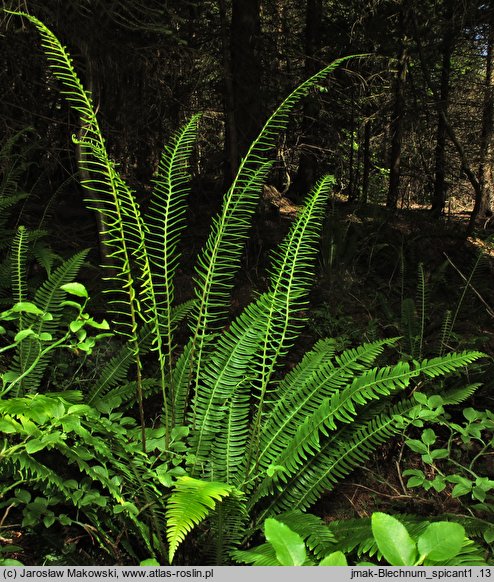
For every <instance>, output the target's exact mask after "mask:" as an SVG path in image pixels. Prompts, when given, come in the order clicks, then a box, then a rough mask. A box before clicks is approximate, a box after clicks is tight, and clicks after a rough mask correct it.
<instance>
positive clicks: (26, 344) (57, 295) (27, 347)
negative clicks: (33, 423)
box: [11, 250, 88, 395]
mask: <svg viewBox="0 0 494 582" xmlns="http://www.w3.org/2000/svg"><path fill="white" fill-rule="evenodd" d="M87 253H88V251H87V250H86V251H81V252H79V253H77V254H75V255H74V256H73V257H71V258H70V259H67V260H66V261H65V262H64V263H63V264H62V265H60V266H59V267H58V268H57V269H55V271H53V273H52V274H51V275H50V277H48V279H47V280H46V281H45V282H44V283H43V284H42V285H41V286H40V287H39V288H38V289H37V290H36V292H35V294H34V298H33V303H34V304H35V305H36V306H37V307H38V308H39V309H40V310H41V311H42V312H43V315H45V316H46V317H43V316H42V317H39V316H36V315H34V314H30V313H26V314H24V315H23V316H22V317H20V318H19V324H18V330H19V331H21V330H23V329H28V328H30V329H32V330H33V331H34V332H35V334H36V335H37V336H39V335H40V334H42V333H45V334H49V335H50V337H56V335H57V333H60V325H61V321H62V316H63V313H64V309H63V301H64V299H65V298H66V296H67V293H66V292H65V291H64V290H63V289H61V287H62V285H65V284H66V283H70V282H72V281H74V279H75V277H76V276H77V273H78V272H79V269H80V268H81V266H82V263H83V262H84V259H85V257H86V255H87ZM19 276H22V278H23V279H24V281H25V273H23V274H21V273H20V272H19ZM15 285H19V286H21V287H24V288H25V285H26V284H25V282H21V279H19V282H18V283H15ZM19 297H20V294H19ZM39 350H40V346H39V340H38V339H33V338H30V337H28V338H26V339H25V340H24V341H23V342H21V343H20V344H19V347H18V351H17V353H16V355H15V356H14V358H13V360H12V368H11V369H12V371H13V372H15V373H18V374H19V375H20V374H23V373H24V372H25V371H26V370H28V369H29V368H30V367H31V366H32V364H33V362H34V361H35V359H37V358H38V356H39ZM49 361H50V359H49V357H48V356H47V357H43V358H41V359H40V360H39V361H38V363H37V364H36V367H35V368H34V369H33V371H32V372H31V373H30V374H29V375H27V376H26V377H25V378H23V379H22V380H21V381H20V382H19V385H18V389H17V394H18V395H19V394H23V393H27V392H35V391H36V390H37V389H38V388H39V384H40V382H41V380H42V378H43V374H44V372H45V370H46V368H47V366H48V364H49Z"/></svg>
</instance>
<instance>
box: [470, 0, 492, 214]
mask: <svg viewBox="0 0 494 582" xmlns="http://www.w3.org/2000/svg"><path fill="white" fill-rule="evenodd" d="M489 4H490V6H489V8H490V14H489V22H488V24H487V27H488V29H487V55H486V71H485V84H484V107H483V112H482V133H481V136H480V165H479V182H480V196H479V199H478V200H476V201H475V209H474V213H475V214H476V217H478V218H486V217H488V216H492V201H493V191H494V184H493V174H492V164H493V153H494V143H493V137H494V128H493V113H494V50H493V48H494V46H493V45H494V14H493V11H494V6H493V4H494V2H492V1H491V2H490V3H489Z"/></svg>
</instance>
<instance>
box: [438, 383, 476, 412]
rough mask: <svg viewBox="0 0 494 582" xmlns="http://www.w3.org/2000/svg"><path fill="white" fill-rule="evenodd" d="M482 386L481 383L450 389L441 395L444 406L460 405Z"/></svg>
mask: <svg viewBox="0 0 494 582" xmlns="http://www.w3.org/2000/svg"><path fill="white" fill-rule="evenodd" d="M481 386H482V384H481V383H479V382H478V383H476V384H468V385H467V386H460V387H459V388H452V389H450V390H448V391H447V392H445V393H443V394H441V397H442V399H443V400H442V402H443V404H444V406H447V405H450V404H461V403H462V402H465V400H468V399H469V398H470V397H471V396H472V395H473V394H475V392H476V391H477V390H478V389H479V388H480V387H481Z"/></svg>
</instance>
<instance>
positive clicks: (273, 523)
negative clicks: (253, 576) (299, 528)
mask: <svg viewBox="0 0 494 582" xmlns="http://www.w3.org/2000/svg"><path fill="white" fill-rule="evenodd" d="M264 535H265V536H266V540H267V541H268V542H269V543H270V544H271V545H272V546H273V548H274V550H275V552H276V558H277V560H278V562H279V563H280V565H281V566H302V565H303V564H304V562H305V560H306V559H307V554H306V551H305V544H304V540H303V539H302V538H301V537H300V536H299V535H298V534H297V533H295V532H294V531H292V530H291V529H290V528H289V527H288V526H287V525H285V524H284V523H281V522H280V521H277V520H276V519H272V518H269V519H266V521H265V522H264Z"/></svg>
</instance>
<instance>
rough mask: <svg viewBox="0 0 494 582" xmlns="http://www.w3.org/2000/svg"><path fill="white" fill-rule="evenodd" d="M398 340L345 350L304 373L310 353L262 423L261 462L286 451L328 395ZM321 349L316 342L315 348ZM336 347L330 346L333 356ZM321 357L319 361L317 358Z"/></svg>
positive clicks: (286, 381) (284, 384) (281, 387)
mask: <svg viewBox="0 0 494 582" xmlns="http://www.w3.org/2000/svg"><path fill="white" fill-rule="evenodd" d="M396 341H397V340H396V339H389V340H388V339H386V340H379V341H376V342H373V343H370V344H363V345H362V346H359V347H357V348H353V349H349V350H345V352H343V353H342V354H340V355H339V356H336V357H335V358H333V357H330V358H329V359H327V360H326V359H323V361H322V362H321V364H320V366H319V367H315V368H314V370H313V372H312V373H310V374H308V375H306V376H305V375H302V377H300V376H301V372H303V371H304V369H305V367H306V366H307V365H309V364H311V363H312V358H311V357H310V356H311V354H312V353H313V352H309V353H308V355H307V358H304V360H303V361H302V362H301V363H300V369H298V370H297V369H295V370H294V371H293V372H292V373H290V374H288V375H287V376H286V377H285V378H284V380H283V381H282V382H281V383H280V384H279V386H278V387H277V388H276V391H275V393H274V397H275V401H274V406H273V407H272V408H271V411H270V412H269V415H268V416H267V418H266V419H265V421H264V423H263V429H262V438H261V443H260V452H259V464H260V466H261V467H267V465H268V464H269V463H271V460H272V454H273V451H275V450H280V451H281V450H283V449H284V447H285V445H286V443H287V442H288V441H289V440H290V438H291V437H293V435H294V434H295V433H296V431H297V429H298V426H299V425H300V424H301V423H302V422H304V420H305V419H306V418H307V416H308V415H310V414H312V413H313V412H314V411H315V410H316V409H317V408H318V406H319V405H320V404H322V402H323V401H324V399H325V398H329V397H330V396H331V395H332V394H334V393H335V392H336V391H338V390H340V389H341V388H343V387H344V386H345V385H347V384H350V383H351V381H352V378H353V377H354V376H355V375H356V374H357V373H361V372H363V371H364V370H365V369H366V368H367V367H368V366H369V365H370V364H371V363H372V362H374V360H375V359H376V358H377V357H378V355H379V354H381V353H382V351H383V349H384V347H385V346H386V345H393V343H395V342H396ZM316 349H318V346H317V345H316V348H315V350H316ZM333 351H334V348H333V347H331V355H332V354H333ZM318 360H319V358H318V359H317V360H316V361H318Z"/></svg>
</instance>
